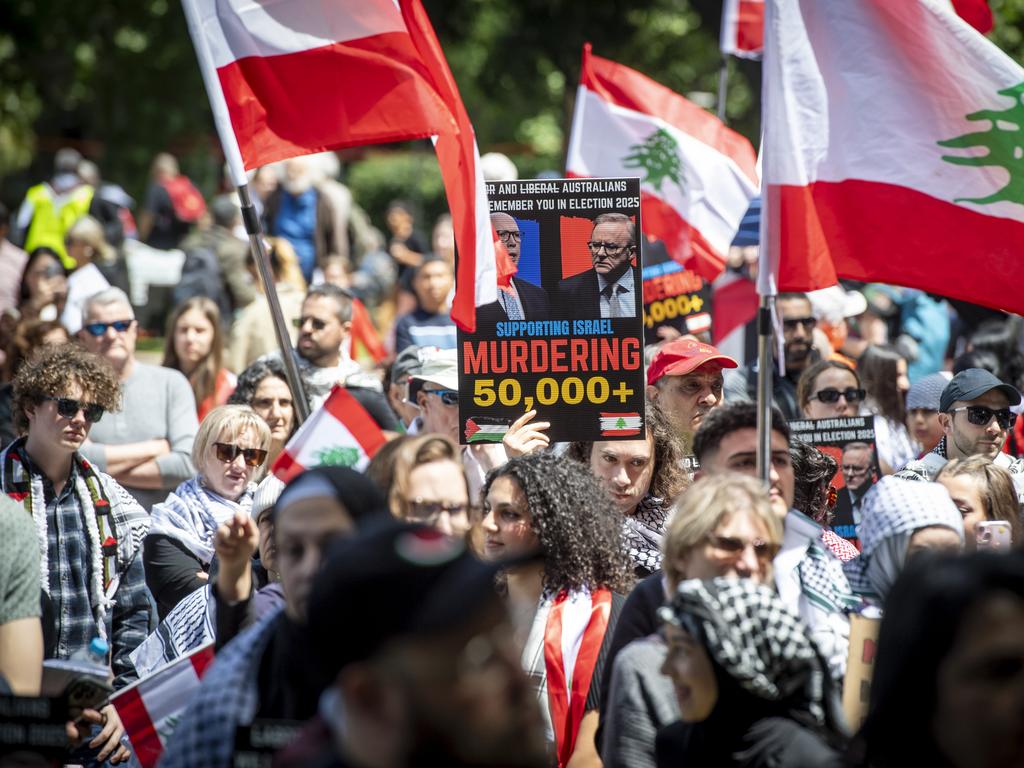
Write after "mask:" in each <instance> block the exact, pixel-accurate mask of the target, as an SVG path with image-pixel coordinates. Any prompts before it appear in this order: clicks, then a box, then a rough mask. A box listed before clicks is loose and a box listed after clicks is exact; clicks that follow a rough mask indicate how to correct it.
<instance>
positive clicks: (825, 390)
mask: <svg viewBox="0 0 1024 768" xmlns="http://www.w3.org/2000/svg"><path fill="white" fill-rule="evenodd" d="M796 396H797V402H798V403H799V404H800V411H801V413H802V414H803V416H804V418H807V419H834V418H844V417H847V416H856V415H857V414H858V412H859V411H860V406H861V403H863V402H864V399H865V398H866V397H867V391H866V390H865V389H864V388H863V387H862V386H861V382H860V377H859V376H858V375H857V372H856V371H855V370H853V368H851V367H850V366H849V365H847V364H846V363H843V362H840V361H838V360H819V361H818V362H816V363H814V364H813V365H811V366H810V367H809V368H808V369H807V370H805V371H804V372H803V374H802V375H801V376H800V381H799V382H798V383H797V388H796Z"/></svg>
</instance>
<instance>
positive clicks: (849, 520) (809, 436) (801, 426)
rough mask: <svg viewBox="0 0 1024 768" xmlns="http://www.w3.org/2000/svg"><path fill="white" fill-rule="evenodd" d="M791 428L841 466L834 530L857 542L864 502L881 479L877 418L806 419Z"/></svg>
mask: <svg viewBox="0 0 1024 768" xmlns="http://www.w3.org/2000/svg"><path fill="white" fill-rule="evenodd" d="M789 428H790V431H791V432H792V435H793V437H794V438H798V439H800V440H803V441H804V442H805V443H810V444H811V445H813V446H814V447H815V448H817V449H818V450H820V451H821V452H822V453H827V454H828V455H830V456H832V458H834V459H835V460H836V461H837V462H838V463H839V471H838V472H837V473H836V476H835V477H834V478H833V479H832V487H833V488H834V489H835V492H836V504H835V518H834V520H833V522H832V527H833V529H834V530H835V532H836V533H837V534H838V535H840V536H842V537H843V538H844V539H849V540H850V541H852V542H854V543H856V542H857V528H858V526H859V525H860V503H861V500H862V499H863V498H864V494H866V493H867V492H868V490H870V488H871V486H872V485H874V484H875V482H877V481H878V478H880V477H881V476H882V472H881V469H880V468H879V466H878V452H877V451H876V450H875V425H874V417H873V416H848V417H843V418H835V419H805V420H802V421H791V422H790V423H789Z"/></svg>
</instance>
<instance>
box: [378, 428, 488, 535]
mask: <svg viewBox="0 0 1024 768" xmlns="http://www.w3.org/2000/svg"><path fill="white" fill-rule="evenodd" d="M392 477H393V481H392V483H391V488H390V490H389V491H388V507H389V508H390V509H391V514H393V515H394V516H395V517H397V518H399V519H401V520H409V521H412V522H417V523H423V524H425V525H430V526H433V527H434V528H437V529H438V530H439V531H441V532H442V533H445V534H448V535H449V536H463V535H465V534H466V533H468V531H469V508H470V500H469V484H468V482H467V481H466V473H465V472H464V471H463V468H462V461H461V458H460V455H459V450H458V448H457V447H456V446H455V444H454V443H452V442H451V441H450V440H449V439H448V438H446V437H442V436H440V435H423V436H421V437H415V438H412V439H410V440H409V441H408V442H406V443H405V444H404V445H402V446H401V447H400V448H398V453H397V455H396V456H395V461H394V470H393V474H392Z"/></svg>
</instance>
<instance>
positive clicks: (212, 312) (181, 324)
mask: <svg viewBox="0 0 1024 768" xmlns="http://www.w3.org/2000/svg"><path fill="white" fill-rule="evenodd" d="M162 365H163V366H164V367H165V368H173V369H174V370H176V371H181V373H183V374H184V375H185V377H186V378H187V379H188V383H189V384H190V385H191V386H192V394H193V395H195V401H196V406H197V411H196V414H197V418H198V419H199V421H202V420H203V419H204V418H206V414H208V413H209V412H210V411H211V410H213V408H215V407H216V406H218V405H224V403H226V402H227V401H228V397H229V396H230V395H231V393H232V392H233V391H234V389H235V384H236V382H237V380H236V378H235V375H234V374H233V373H231V371H229V370H228V369H227V368H225V367H224V330H223V328H222V326H221V322H220V312H219V311H218V309H217V305H216V304H214V303H213V302H212V301H211V300H210V299H208V298H206V297H205V296H196V297H194V298H191V299H189V300H188V301H186V302H184V303H183V304H179V305H178V306H177V307H175V309H174V312H172V313H171V316H170V318H168V320H167V334H166V337H165V340H164V360H163V363H162Z"/></svg>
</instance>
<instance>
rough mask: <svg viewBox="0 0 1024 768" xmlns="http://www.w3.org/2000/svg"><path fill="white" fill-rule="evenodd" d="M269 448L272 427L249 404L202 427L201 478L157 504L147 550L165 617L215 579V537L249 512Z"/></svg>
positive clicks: (216, 413) (196, 451) (151, 582)
mask: <svg viewBox="0 0 1024 768" xmlns="http://www.w3.org/2000/svg"><path fill="white" fill-rule="evenodd" d="M269 447H270V428H269V427H267V424H266V422H265V421H264V420H263V419H261V418H260V417H259V415H258V414H257V413H256V412H255V411H254V410H253V409H252V408H250V407H249V406H247V405H222V406H218V407H217V408H214V409H213V410H212V411H210V413H209V414H208V415H207V417H206V418H205V419H203V422H202V424H200V425H199V431H198V432H197V433H196V439H195V443H194V444H193V447H192V460H193V461H194V462H195V464H196V467H197V468H198V474H197V475H196V476H195V477H193V478H192V479H190V480H186V481H185V482H184V483H182V484H181V485H179V486H178V487H177V488H176V489H175V490H174V491H172V492H171V494H170V495H169V496H168V497H167V500H166V501H164V502H162V503H160V504H154V505H153V511H152V521H153V522H152V525H151V526H150V529H149V533H148V534H147V536H146V540H145V545H144V549H143V563H144V564H145V567H146V585H147V586H148V587H149V590H150V592H152V593H153V597H154V599H155V600H156V603H157V610H158V612H159V614H160V618H161V619H163V618H164V617H165V616H166V615H167V614H168V613H169V612H170V610H171V609H172V608H174V606H175V605H177V604H178V603H179V602H180V601H181V600H182V599H183V598H185V597H187V596H188V595H189V594H190V593H192V592H193V591H195V590H196V589H199V588H200V587H202V586H203V585H204V584H206V583H207V581H208V580H209V570H210V563H211V561H212V560H213V555H214V546H213V539H214V534H215V533H216V532H217V528H218V526H220V525H221V524H222V523H224V522H226V521H228V520H231V519H233V518H234V517H235V515H236V514H238V513H240V514H244V515H248V514H249V511H250V509H251V508H252V498H253V493H254V491H255V489H256V484H255V483H254V482H253V478H254V476H255V475H256V474H257V472H258V471H259V470H260V469H261V468H262V467H263V464H264V463H265V462H266V460H267V449H268V448H269Z"/></svg>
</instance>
